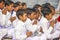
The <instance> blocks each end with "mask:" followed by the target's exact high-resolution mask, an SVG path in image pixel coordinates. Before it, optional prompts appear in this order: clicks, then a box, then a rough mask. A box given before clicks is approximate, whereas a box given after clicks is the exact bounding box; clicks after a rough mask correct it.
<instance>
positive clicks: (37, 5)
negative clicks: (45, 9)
mask: <svg viewBox="0 0 60 40" xmlns="http://www.w3.org/2000/svg"><path fill="white" fill-rule="evenodd" d="M38 7H42V6H41V5H39V4H35V5H34V7H33V8H38Z"/></svg>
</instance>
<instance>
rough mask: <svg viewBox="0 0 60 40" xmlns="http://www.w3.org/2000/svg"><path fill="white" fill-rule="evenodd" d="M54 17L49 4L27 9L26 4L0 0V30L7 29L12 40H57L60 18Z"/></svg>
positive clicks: (59, 33) (53, 9)
mask: <svg viewBox="0 0 60 40" xmlns="http://www.w3.org/2000/svg"><path fill="white" fill-rule="evenodd" d="M54 15H55V8H54V7H53V6H52V5H51V4H50V3H45V4H42V5H40V4H35V5H34V6H33V8H27V5H26V3H21V2H16V3H14V2H12V1H10V0H9V1H8V0H7V1H4V0H0V19H1V20H0V29H3V28H6V29H8V30H9V31H8V33H7V35H8V36H9V37H10V36H11V37H12V38H13V40H59V37H60V16H59V17H56V18H54V17H53V16H54ZM56 38H58V39H56Z"/></svg>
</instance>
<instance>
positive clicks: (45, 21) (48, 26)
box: [40, 6, 54, 39]
mask: <svg viewBox="0 0 60 40" xmlns="http://www.w3.org/2000/svg"><path fill="white" fill-rule="evenodd" d="M41 12H42V14H43V17H42V19H41V20H40V26H41V27H42V29H43V33H44V34H45V35H46V36H47V38H48V39H49V38H51V37H50V35H49V34H50V33H51V31H52V30H53V28H54V22H53V21H52V22H50V20H51V19H52V16H53V14H52V11H51V9H50V8H49V7H46V6H44V7H43V8H42V11H41Z"/></svg>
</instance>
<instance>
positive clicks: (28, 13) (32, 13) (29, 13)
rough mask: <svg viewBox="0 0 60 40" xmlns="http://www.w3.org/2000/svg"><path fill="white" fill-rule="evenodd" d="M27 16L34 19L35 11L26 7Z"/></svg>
mask: <svg viewBox="0 0 60 40" xmlns="http://www.w3.org/2000/svg"><path fill="white" fill-rule="evenodd" d="M27 16H28V18H30V19H31V20H33V19H35V18H36V11H35V10H34V9H31V8H27Z"/></svg>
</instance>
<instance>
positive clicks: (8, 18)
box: [4, 1, 14, 27]
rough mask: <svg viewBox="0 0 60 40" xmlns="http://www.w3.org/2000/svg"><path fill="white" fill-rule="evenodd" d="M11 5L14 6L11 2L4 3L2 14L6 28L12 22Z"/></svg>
mask: <svg viewBox="0 0 60 40" xmlns="http://www.w3.org/2000/svg"><path fill="white" fill-rule="evenodd" d="M13 5H14V3H13V2H12V1H6V2H5V9H6V13H4V15H5V16H6V17H5V26H6V27H7V26H9V25H10V24H11V22H12V21H13V18H12V17H11V13H12V10H13ZM7 21H8V22H7Z"/></svg>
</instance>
